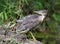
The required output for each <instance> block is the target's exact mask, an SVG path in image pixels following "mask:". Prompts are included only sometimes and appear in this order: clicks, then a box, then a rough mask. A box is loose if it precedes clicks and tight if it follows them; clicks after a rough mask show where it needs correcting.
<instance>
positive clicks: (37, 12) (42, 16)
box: [34, 10, 48, 22]
mask: <svg viewBox="0 0 60 44" xmlns="http://www.w3.org/2000/svg"><path fill="white" fill-rule="evenodd" d="M34 12H35V13H36V14H39V15H40V16H39V19H38V20H39V21H41V22H42V21H43V20H44V18H45V17H46V15H47V12H48V11H47V10H40V11H34Z"/></svg>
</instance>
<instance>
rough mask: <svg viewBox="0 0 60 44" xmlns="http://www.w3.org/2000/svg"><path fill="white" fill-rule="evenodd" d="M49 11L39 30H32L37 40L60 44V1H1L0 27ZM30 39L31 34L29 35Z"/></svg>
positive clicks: (47, 43)
mask: <svg viewBox="0 0 60 44" xmlns="http://www.w3.org/2000/svg"><path fill="white" fill-rule="evenodd" d="M42 9H47V10H48V11H49V12H48V16H47V17H46V18H45V20H44V21H43V23H42V24H41V25H40V28H39V30H41V31H38V30H37V29H36V30H31V31H32V33H33V34H34V36H35V37H36V39H37V40H39V41H41V42H43V43H45V44H60V0H0V26H2V25H4V24H6V23H8V22H14V23H15V22H16V20H17V19H19V18H23V17H24V16H26V15H28V14H31V13H33V11H35V10H42ZM27 36H28V38H31V37H30V34H29V33H27Z"/></svg>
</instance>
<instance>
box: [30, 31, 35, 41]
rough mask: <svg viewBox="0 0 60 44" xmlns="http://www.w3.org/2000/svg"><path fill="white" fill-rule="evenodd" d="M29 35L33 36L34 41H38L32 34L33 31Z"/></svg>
mask: <svg viewBox="0 0 60 44" xmlns="http://www.w3.org/2000/svg"><path fill="white" fill-rule="evenodd" d="M29 33H30V34H31V36H32V38H33V40H34V41H36V38H35V36H34V35H33V33H32V32H31V31H30V32H29Z"/></svg>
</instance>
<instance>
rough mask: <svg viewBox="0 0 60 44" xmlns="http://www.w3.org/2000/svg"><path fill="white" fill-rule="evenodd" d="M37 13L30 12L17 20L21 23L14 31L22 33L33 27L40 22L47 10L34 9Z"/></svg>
mask: <svg viewBox="0 0 60 44" xmlns="http://www.w3.org/2000/svg"><path fill="white" fill-rule="evenodd" d="M34 12H35V13H37V14H32V15H28V16H25V17H24V18H23V19H19V20H17V22H18V23H21V25H20V26H19V27H18V28H17V30H16V32H19V33H24V32H28V31H29V30H31V29H32V28H33V27H35V26H37V25H38V24H39V23H40V22H42V21H43V20H44V18H45V16H46V15H47V10H40V11H34Z"/></svg>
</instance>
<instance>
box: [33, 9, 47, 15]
mask: <svg viewBox="0 0 60 44" xmlns="http://www.w3.org/2000/svg"><path fill="white" fill-rule="evenodd" d="M47 12H48V11H47V10H40V11H34V13H36V14H39V15H42V16H46V15H47Z"/></svg>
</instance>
